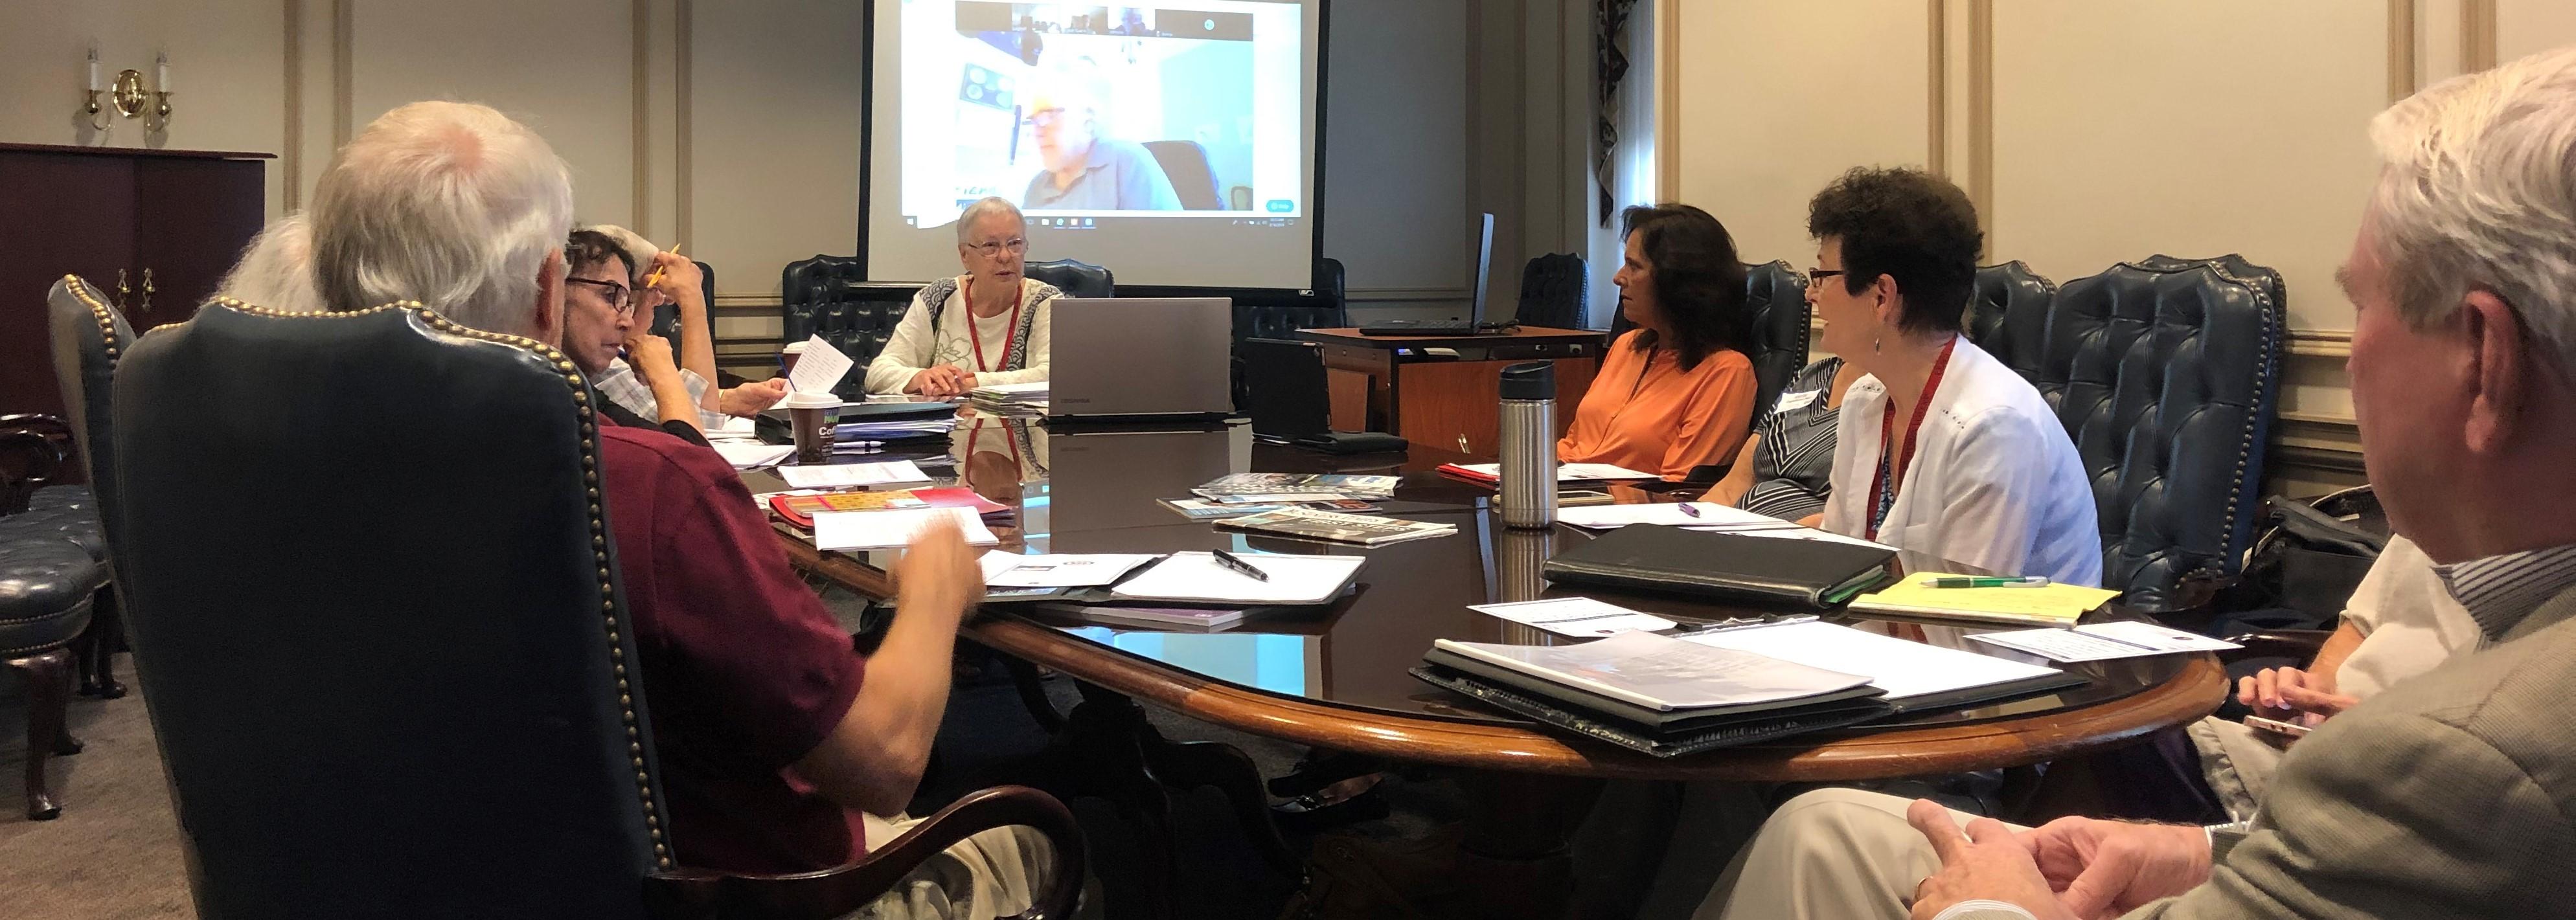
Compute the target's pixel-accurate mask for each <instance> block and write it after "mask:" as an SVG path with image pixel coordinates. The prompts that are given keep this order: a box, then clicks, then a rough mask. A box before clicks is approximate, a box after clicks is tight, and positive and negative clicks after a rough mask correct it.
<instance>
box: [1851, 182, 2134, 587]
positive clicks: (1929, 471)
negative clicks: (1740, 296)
mask: <svg viewBox="0 0 2576 920" xmlns="http://www.w3.org/2000/svg"><path fill="white" fill-rule="evenodd" d="M1807 232H1808V233H1810V234H1812V235H1814V236H1815V238H1816V242H1817V248H1816V259H1817V264H1818V266H1819V267H1818V268H1816V269H1814V270H1813V271H1811V272H1810V273H1809V274H1810V281H1809V284H1808V287H1807V302H1808V303H1810V304H1813V305H1814V307H1815V311H1816V316H1817V317H1818V318H1820V319H1823V320H1824V321H1825V329H1824V342H1823V345H1824V350H1826V351H1830V352H1833V353H1834V354H1837V355H1840V356H1842V358H1843V360H1844V361H1847V362H1850V363H1852V364H1854V365H1857V366H1858V367H1859V369H1860V370H1861V371H1863V372H1866V373H1867V374H1868V376H1866V377H1862V378H1860V380H1859V381H1857V382H1855V383H1853V384H1852V385H1851V389H1850V390H1848V391H1847V392H1845V394H1844V395H1843V408H1842V415H1841V417H1840V419H1838V420H1837V430H1836V432H1835V440H1836V442H1837V449H1836V452H1835V457H1834V463H1833V477H1832V479H1833V490H1832V495H1831V496H1829V497H1827V498H1826V500H1825V517H1824V523H1823V526H1824V529H1826V530H1830V531H1833V532H1835V533H1841V534H1849V535H1851V536H1856V537H1860V538H1863V539H1867V540H1876V541H1878V542H1880V543H1885V544H1887V545H1889V546H1893V547H1896V548H1899V549H1906V550H1913V551H1915V552H1920V553H1927V554H1930V555H1933V556H1938V557H1940V558H1943V559H1951V560H1956V561H1959V562H1962V563H1966V564H1968V565H1972V566H1976V567H1978V568H1981V569H1984V570H1986V571H1988V572H1992V573H1995V574H1999V575H2045V576H2048V577H2049V578H2051V579H2053V580H2056V581H2059V582H2064V583H2067V584H2077V585H2087V586H2090V585H2096V584H2100V583H2101V580H2102V536H2101V534H2100V532H2099V531H2098V530H2097V529H2096V525H2095V523H2094V521H2095V518H2094V514H2093V488H2092V484H2091V482H2090V481H2088V480H2087V479H2086V478H2085V475H2084V467H2083V463H2082V462H2081V461H2080V460H2078V459H2077V458H2076V455H2075V442H2074V441H2073V440H2071V439H2069V438H2068V437H2067V436H2066V428H2065V427H2064V426H2063V425H2061V424H2059V423H2058V421H2057V413H2056V412H2054V411H2052V410H2051V409H2050V408H2049V405H2048V402H2047V400H2045V399H2043V398H2042V397H2041V396H2040V395H2039V391H2038V390H2036V389H2033V388H2032V387H2031V385H2030V383H2029V382H2028V381H2025V380H2023V379H2022V378H2021V375H2020V374H2017V373H2014V372H2013V370H2012V368H2010V367H2006V366H2005V365H2004V363H2003V362H2001V361H1998V360H1995V358H1994V357H1993V356H1991V355H1988V354H1986V353H1985V352H1984V351H1983V350H1980V349H1979V348H1977V346H1976V345H1975V344H1973V343H1970V342H1969V341H1968V340H1967V337H1966V336H1963V335H1961V334H1960V317H1961V315H1962V314H1963V313H1965V312H1966V311H1967V308H1968V295H1969V292H1970V289H1971V288H1972V287H1973V286H1974V285H1975V283H1976V273H1977V251H1978V249H1979V248H1980V246H1981V244H1982V243H1983V236H1982V234H1981V233H1980V231H1979V230H1978V229H1977V211H1976V207H1975V206H1974V205H1972V204H1970V203H1969V202H1968V196H1967V194H1966V193H1964V192H1961V191H1959V188H1958V187H1957V186H1954V185H1951V184H1950V183H1949V182H1947V181H1945V180H1943V179H1941V178H1939V177H1936V176H1933V175H1931V174H1930V173H1926V172H1923V171H1920V170H1913V169H1866V168H1864V169H1854V170H1852V171H1851V172H1848V173H1844V174H1843V176H1842V178H1840V179H1837V180H1835V181H1834V183H1833V184H1832V185H1829V186H1826V187H1825V190H1824V191H1822V192H1818V193H1817V194H1816V197H1815V200H1814V201H1812V202H1811V203H1809V205H1808V210H1807Z"/></svg>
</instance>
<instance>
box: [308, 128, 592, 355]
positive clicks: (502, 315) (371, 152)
mask: <svg viewBox="0 0 2576 920" xmlns="http://www.w3.org/2000/svg"><path fill="white" fill-rule="evenodd" d="M311 214H312V221H313V257H314V278H315V281H316V287H317V288H318V289H319V291H320V292H321V296H322V302H323V303H324V304H326V305H328V306H329V307H330V308H331V309H334V310H362V309H366V308H368V307H372V306H375V305H377V304H381V303H386V302H389V301H395V300H417V301H420V302H421V303H423V304H427V305H428V306H429V307H430V308H431V309H434V310H437V311H438V312H440V313H442V314H445V315H446V316H447V317H448V318H449V319H453V320H455V321H457V322H459V323H463V324H465V325H468V326H473V327H475V328H478V329H485V330H489V331H492V332H501V333H510V334H515V335H528V334H532V333H534V332H535V331H536V329H535V328H534V325H535V309H534V307H535V306H536V302H537V291H538V281H539V279H538V275H539V273H540V272H541V271H543V270H544V266H545V264H546V260H547V258H548V257H549V256H550V255H552V254H553V253H555V252H558V251H560V250H561V249H562V248H563V245H564V237H565V236H567V235H569V234H570V233H571V232H572V171H571V170H570V169H568V168H566V167H565V166H564V161H563V158H561V157H558V156H556V155H555V152H554V148H552V147H549V146H547V145H546V141H545V139H544V138H541V137H538V136H537V134H536V132H534V131H530V130H528V128H527V126H525V125H522V124H519V123H518V122H516V121H512V120H510V118H509V117H508V116H506V115H503V114H501V113H500V112H497V111H494V110H492V109H490V108H488V107H485V106H480V105H474V104H472V103H463V102H415V103H412V104H410V105H406V106H403V107H401V108H398V109H395V110H393V111H390V112H386V113H385V114H384V116H383V117H381V118H378V119H376V120H375V122H374V123H372V124H369V125H368V126H367V129H366V131H365V132H363V133H361V134H359V135H358V138H357V139H356V140H353V141H350V142H349V145H348V146H346V147H342V148H340V154H339V156H338V157H336V158H334V159H333V160H332V162H331V168H330V169H329V170H327V171H325V172H324V173H323V174H322V179H321V181H320V182H319V183H318V184H316V185H315V186H314V189H313V208H312V211H311Z"/></svg>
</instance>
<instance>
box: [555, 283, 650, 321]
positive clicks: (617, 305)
mask: <svg viewBox="0 0 2576 920" xmlns="http://www.w3.org/2000/svg"><path fill="white" fill-rule="evenodd" d="M564 280H565V281H569V282H571V283H573V284H587V285H590V286H592V287H595V288H598V289H600V290H601V291H602V292H604V293H603V294H602V295H601V296H604V297H607V298H608V308H609V309H611V310H615V311H617V315H619V316H633V315H635V289H633V288H630V287H627V286H625V285H623V284H619V283H617V282H614V281H594V280H591V279H589V278H566V279H564Z"/></svg>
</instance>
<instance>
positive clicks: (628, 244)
mask: <svg viewBox="0 0 2576 920" xmlns="http://www.w3.org/2000/svg"><path fill="white" fill-rule="evenodd" d="M582 229H584V230H588V231H591V232H593V233H597V234H600V235H602V236H605V237H608V238H609V239H612V240H615V241H617V248H619V249H623V250H626V260H627V261H629V262H632V263H634V265H635V277H633V278H630V279H627V280H629V281H632V282H634V284H635V286H636V287H639V288H640V287H643V286H644V276H646V275H650V274H652V273H653V257H655V256H658V255H661V254H662V247H659V246H655V245H653V241H652V240H648V239H645V238H644V237H643V236H642V235H640V234H637V233H636V232H635V231H633V230H628V229H626V228H624V227H620V226H618V225H616V224H592V225H590V226H587V227H583V228H582Z"/></svg>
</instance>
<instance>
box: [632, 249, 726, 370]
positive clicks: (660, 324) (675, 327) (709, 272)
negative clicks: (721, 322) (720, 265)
mask: <svg viewBox="0 0 2576 920" xmlns="http://www.w3.org/2000/svg"><path fill="white" fill-rule="evenodd" d="M691 261H692V262H694V263H695V264H696V265H697V266H698V293H699V295H700V296H701V297H703V298H704V299H703V300H700V301H699V303H703V304H706V305H707V328H706V329H704V330H701V332H702V334H704V335H707V336H709V337H713V336H714V335H715V334H716V330H715V323H716V267H715V266H713V265H709V264H707V263H704V262H697V261H696V260H694V259H693V260H691ZM645 328H646V329H647V331H650V332H652V333H653V334H654V335H658V336H661V337H663V338H666V339H670V340H671V351H672V353H673V354H678V353H679V350H680V336H681V334H682V332H681V329H680V305H679V303H678V302H676V301H668V300H666V301H663V302H662V303H661V304H660V305H659V306H656V307H654V308H653V324H652V325H651V326H648V327H645Z"/></svg>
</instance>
